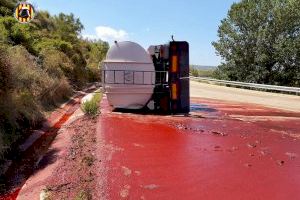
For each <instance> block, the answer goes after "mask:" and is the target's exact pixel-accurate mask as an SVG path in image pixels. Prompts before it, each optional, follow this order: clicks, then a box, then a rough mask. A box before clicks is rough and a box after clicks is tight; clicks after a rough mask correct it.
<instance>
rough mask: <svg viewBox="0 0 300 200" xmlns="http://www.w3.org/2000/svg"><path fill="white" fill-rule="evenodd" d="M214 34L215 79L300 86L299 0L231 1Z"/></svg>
mask: <svg viewBox="0 0 300 200" xmlns="http://www.w3.org/2000/svg"><path fill="white" fill-rule="evenodd" d="M218 37H219V39H218V41H216V42H213V43H212V44H213V46H214V47H215V49H216V51H217V54H218V55H220V56H221V57H222V59H223V62H222V64H221V65H220V66H219V67H218V69H217V70H216V76H217V77H218V78H222V79H228V80H234V81H246V82H255V83H263V84H275V85H286V86H298V87H299V86H300V0H242V1H241V2H239V3H234V4H233V5H232V6H231V9H230V10H229V12H228V15H227V17H226V18H225V19H223V20H222V21H221V25H220V26H219V30H218Z"/></svg>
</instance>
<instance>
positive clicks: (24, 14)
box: [15, 2, 35, 23]
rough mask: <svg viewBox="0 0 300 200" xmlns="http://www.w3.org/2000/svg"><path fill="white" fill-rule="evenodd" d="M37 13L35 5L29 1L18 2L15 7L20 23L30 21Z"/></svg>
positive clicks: (16, 16)
mask: <svg viewBox="0 0 300 200" xmlns="http://www.w3.org/2000/svg"><path fill="white" fill-rule="evenodd" d="M34 15H35V10H34V7H33V6H32V5H31V4H30V3H27V2H21V3H18V5H17V7H16V8H15V18H16V19H17V20H18V21H19V22H20V23H28V22H30V21H31V20H32V19H33V18H34Z"/></svg>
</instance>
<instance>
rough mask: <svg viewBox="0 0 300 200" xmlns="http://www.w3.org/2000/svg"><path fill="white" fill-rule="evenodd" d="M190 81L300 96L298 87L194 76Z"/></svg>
mask: <svg viewBox="0 0 300 200" xmlns="http://www.w3.org/2000/svg"><path fill="white" fill-rule="evenodd" d="M190 79H191V80H197V81H205V82H212V83H219V84H224V85H231V86H239V87H247V88H251V89H263V90H267V91H278V92H286V93H295V94H296V95H299V94H300V88H298V87H286V86H277V85H264V84H257V83H245V82H238V81H225V80H218V79H213V78H204V77H195V76H190Z"/></svg>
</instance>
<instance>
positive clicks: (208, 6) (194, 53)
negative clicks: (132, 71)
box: [30, 0, 236, 65]
mask: <svg viewBox="0 0 300 200" xmlns="http://www.w3.org/2000/svg"><path fill="white" fill-rule="evenodd" d="M30 2H32V3H33V4H34V5H35V6H36V7H37V8H38V9H39V10H48V11H49V12H50V13H51V14H58V13H60V12H64V13H74V15H75V16H76V17H79V18H80V20H81V22H82V23H83V25H84V27H85V30H83V32H82V35H83V36H85V37H89V38H100V39H103V40H108V41H109V42H111V41H113V40H119V41H121V40H130V41H134V42H137V43H139V44H141V45H142V46H143V47H144V48H145V49H147V48H148V46H149V45H152V44H164V43H167V42H168V41H169V40H170V38H171V35H174V38H175V40H186V41H188V42H189V44H190V63H191V64H200V65H218V64H220V62H221V59H220V58H219V57H218V56H216V53H215V50H214V48H213V47H212V45H211V42H212V41H215V40H217V30H218V26H219V24H220V20H222V19H223V18H225V17H226V15H227V12H228V9H229V8H230V6H231V5H232V3H233V2H236V1H235V0H202V1H200V0H151V1H149V0H148V1H144V0H98V1H96V0H85V1H84V0H81V1H80V0H31V1H30Z"/></svg>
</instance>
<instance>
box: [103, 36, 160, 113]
mask: <svg viewBox="0 0 300 200" xmlns="http://www.w3.org/2000/svg"><path fill="white" fill-rule="evenodd" d="M102 79H103V80H102V82H103V88H104V90H105V93H106V95H107V99H108V102H109V104H110V105H111V106H113V107H114V108H126V109H140V108H143V107H144V106H145V105H146V104H147V102H148V101H149V100H150V98H151V96H152V94H153V90H154V87H155V69H154V65H153V62H152V59H151V57H150V55H149V54H148V53H147V52H146V51H145V49H144V48H143V47H141V46H140V45H139V44H137V43H134V42H129V41H125V42H116V43H115V44H114V45H112V46H111V47H110V49H109V50H108V52H107V55H106V59H105V61H103V70H102Z"/></svg>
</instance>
